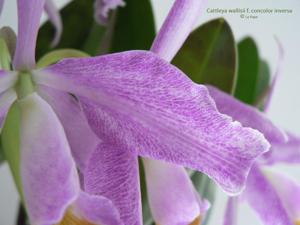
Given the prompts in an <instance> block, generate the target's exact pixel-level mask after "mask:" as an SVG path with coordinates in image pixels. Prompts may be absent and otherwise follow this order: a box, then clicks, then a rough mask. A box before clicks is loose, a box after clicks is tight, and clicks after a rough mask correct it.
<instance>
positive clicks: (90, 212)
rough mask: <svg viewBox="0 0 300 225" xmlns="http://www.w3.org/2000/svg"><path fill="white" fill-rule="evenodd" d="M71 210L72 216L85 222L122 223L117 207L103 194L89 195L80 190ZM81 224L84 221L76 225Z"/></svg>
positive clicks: (116, 224)
mask: <svg viewBox="0 0 300 225" xmlns="http://www.w3.org/2000/svg"><path fill="white" fill-rule="evenodd" d="M72 210H73V213H74V216H75V215H76V216H77V218H82V220H84V221H86V224H91V223H93V224H97V225H98V224H99V225H102V224H103V225H120V224H122V222H121V219H120V214H119V212H118V210H117V208H116V207H115V206H114V204H113V203H112V201H110V200H109V199H107V198H105V197H103V196H98V195H90V194H88V193H86V192H83V191H82V192H81V193H80V195H79V197H78V199H77V200H76V202H75V203H74V205H73V207H72ZM79 222H81V221H79ZM66 224H67V223H66ZM82 224H85V223H78V224H77V225H82ZM72 225H75V224H72Z"/></svg>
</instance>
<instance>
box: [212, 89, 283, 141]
mask: <svg viewBox="0 0 300 225" xmlns="http://www.w3.org/2000/svg"><path fill="white" fill-rule="evenodd" d="M207 88H208V90H209V94H210V95H211V97H212V98H213V99H214V100H215V102H216V105H217V108H218V110H219V111H220V112H221V113H224V114H227V115H229V116H231V117H232V118H233V119H234V120H237V121H239V122H241V123H242V124H243V126H246V127H251V128H254V129H257V130H259V131H260V132H262V133H263V134H264V135H265V137H266V139H267V140H268V141H269V142H270V143H274V142H277V143H284V142H286V141H287V135H286V133H285V132H284V131H283V130H282V129H280V128H279V127H277V126H276V125H275V124H274V123H273V122H272V121H271V120H269V119H268V118H267V117H266V116H265V115H264V114H263V113H261V112H260V111H258V109H256V108H255V107H252V106H250V105H247V104H245V103H243V102H241V101H239V100H237V99H235V98H234V97H233V96H231V95H229V94H227V93H225V92H222V91H220V90H218V89H217V88H215V87H213V86H209V85H207Z"/></svg>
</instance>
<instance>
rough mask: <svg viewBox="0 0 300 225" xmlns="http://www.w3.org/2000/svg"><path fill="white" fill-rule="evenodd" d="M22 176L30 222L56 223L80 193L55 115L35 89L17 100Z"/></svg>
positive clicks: (66, 143) (64, 140)
mask: <svg viewBox="0 0 300 225" xmlns="http://www.w3.org/2000/svg"><path fill="white" fill-rule="evenodd" d="M18 103H19V106H20V110H21V144H20V146H21V149H20V152H21V177H22V184H23V194H24V199H25V204H26V208H27V212H28V215H29V218H30V221H31V224H35V225H45V224H56V223H58V222H59V221H60V220H61V219H62V217H63V214H64V212H65V210H66V209H67V208H68V206H69V205H70V204H71V203H72V202H73V201H74V200H75V199H76V198H77V196H78V194H79V182H78V176H77V171H76V167H75V163H74V162H73V158H72V156H71V151H70V148H69V145H68V142H67V139H66V137H65V134H64V130H63V127H62V126H61V124H60V122H59V120H58V118H57V117H56V115H55V113H54V112H53V110H52V108H51V107H50V106H49V105H48V104H47V103H46V102H45V101H44V100H43V99H42V98H41V97H39V96H38V95H37V94H36V93H34V94H31V95H29V96H27V97H25V98H23V99H22V100H19V102H18Z"/></svg>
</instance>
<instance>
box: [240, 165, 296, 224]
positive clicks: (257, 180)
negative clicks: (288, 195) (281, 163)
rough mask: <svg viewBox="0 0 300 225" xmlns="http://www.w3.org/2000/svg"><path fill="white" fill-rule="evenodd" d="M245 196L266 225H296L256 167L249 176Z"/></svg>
mask: <svg viewBox="0 0 300 225" xmlns="http://www.w3.org/2000/svg"><path fill="white" fill-rule="evenodd" d="M244 195H245V197H246V199H247V201H248V203H249V204H250V206H251V207H252V208H253V209H254V211H255V212H256V213H257V215H258V216H259V218H260V219H261V221H262V222H263V224H264V225H274V224H278V225H279V224H280V225H281V224H282V225H294V223H293V222H292V221H291V220H290V218H289V216H288V214H287V211H286V210H285V208H284V206H283V202H282V201H281V199H280V198H279V196H278V194H277V192H276V190H275V189H274V187H273V186H272V185H271V183H269V181H268V179H267V178H266V177H265V176H264V175H263V174H262V172H261V170H260V169H259V168H258V167H257V166H256V165H255V166H253V167H252V169H251V172H250V174H249V176H248V181H247V186H246V189H245V192H244Z"/></svg>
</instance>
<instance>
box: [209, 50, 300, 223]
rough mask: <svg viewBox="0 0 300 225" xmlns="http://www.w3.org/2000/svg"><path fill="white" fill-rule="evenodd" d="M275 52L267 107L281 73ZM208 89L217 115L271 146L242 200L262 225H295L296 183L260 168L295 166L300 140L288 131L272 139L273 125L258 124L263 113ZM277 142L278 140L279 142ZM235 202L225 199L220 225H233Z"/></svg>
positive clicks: (298, 216)
mask: <svg viewBox="0 0 300 225" xmlns="http://www.w3.org/2000/svg"><path fill="white" fill-rule="evenodd" d="M279 49H280V54H279V56H280V57H279V65H278V68H277V70H276V73H275V77H274V79H273V82H272V84H271V87H270V94H269V97H268V99H267V101H266V105H269V102H270V99H271V97H272V93H273V90H274V87H275V83H276V81H277V80H278V77H279V76H280V73H281V61H282V58H283V49H282V47H281V45H280V44H279ZM208 89H209V92H210V94H211V96H212V97H213V99H214V100H215V102H216V104H217V108H218V109H219V110H220V112H223V113H227V114H228V115H230V116H232V117H233V118H234V119H236V120H238V121H240V122H241V123H242V124H243V125H244V126H249V127H252V128H255V129H257V130H259V131H261V132H262V133H263V134H264V135H265V137H266V138H267V140H268V141H269V142H270V143H271V150H270V151H269V152H268V153H265V154H263V155H262V156H261V157H260V158H259V159H258V160H257V162H256V163H255V165H254V166H253V168H252V169H251V171H250V174H249V177H248V181H247V186H246V189H245V191H244V193H243V199H246V200H247V202H248V203H249V205H250V206H251V207H252V208H253V209H254V211H255V212H256V213H257V214H258V216H259V217H260V219H261V221H262V222H263V223H264V224H265V225H273V224H285V225H293V224H294V225H295V224H296V225H298V224H299V223H300V208H299V206H298V202H299V196H300V195H299V193H300V184H297V183H295V182H294V181H292V180H290V179H288V178H286V177H284V176H283V175H279V174H274V173H273V174H272V173H270V172H269V173H267V172H264V168H263V167H264V166H265V165H273V164H275V163H289V164H295V163H299V162H300V138H299V137H296V136H295V135H294V134H291V133H290V132H282V134H280V132H278V133H277V134H276V135H275V136H274V134H275V133H273V134H271V133H270V132H272V130H274V127H275V126H274V125H273V124H272V123H271V122H269V124H266V123H262V120H261V119H262V118H263V116H262V114H263V113H261V112H259V111H258V110H257V109H256V108H254V107H252V106H249V105H246V104H244V103H242V102H240V101H239V100H237V99H234V98H233V97H232V96H230V95H227V94H225V93H223V92H221V91H219V90H218V89H216V88H214V87H209V88H208ZM259 118H260V119H259ZM266 125H267V126H266ZM283 134H285V138H284V139H286V140H285V141H284V139H282V138H283ZM280 136H282V138H280ZM280 139H282V140H281V141H280ZM237 200H238V199H229V200H228V205H227V209H226V213H225V218H224V225H236V224H237V220H236V216H237V211H236V208H237V206H238V201H237Z"/></svg>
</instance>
